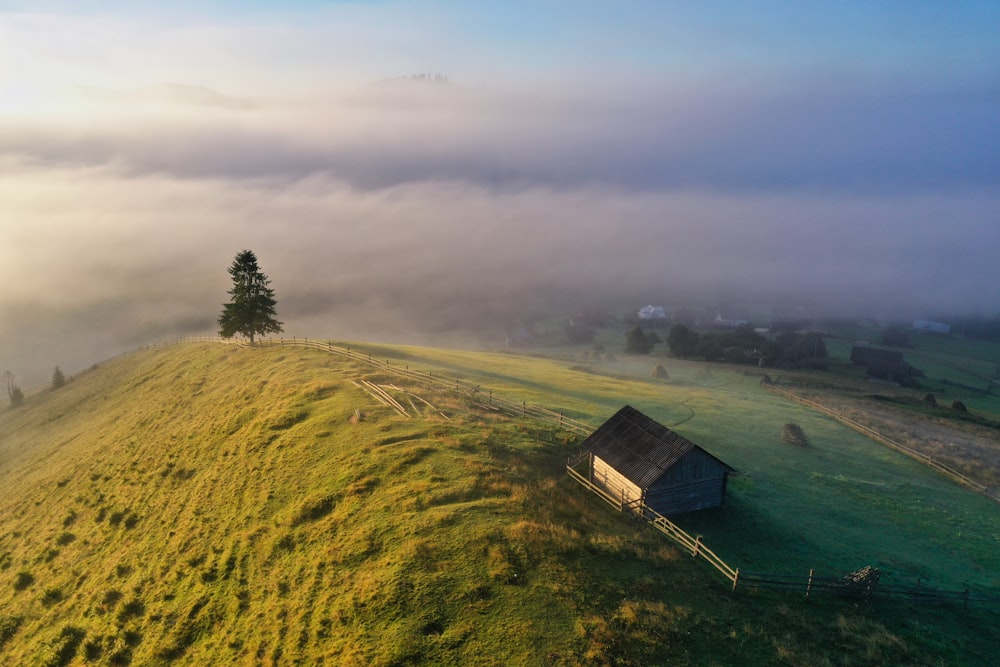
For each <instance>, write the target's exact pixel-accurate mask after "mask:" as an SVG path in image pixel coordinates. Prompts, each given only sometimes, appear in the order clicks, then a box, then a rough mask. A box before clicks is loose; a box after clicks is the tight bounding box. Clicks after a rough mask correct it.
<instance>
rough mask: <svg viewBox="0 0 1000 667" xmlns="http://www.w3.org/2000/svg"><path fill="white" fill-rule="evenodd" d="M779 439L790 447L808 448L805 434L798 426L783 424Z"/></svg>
mask: <svg viewBox="0 0 1000 667" xmlns="http://www.w3.org/2000/svg"><path fill="white" fill-rule="evenodd" d="M781 439H782V440H784V441H785V442H787V443H789V444H791V445H798V446H800V447H808V446H809V440H808V438H806V434H805V433H803V432H802V427H801V426H799V425H798V424H785V428H784V429H782V431H781Z"/></svg>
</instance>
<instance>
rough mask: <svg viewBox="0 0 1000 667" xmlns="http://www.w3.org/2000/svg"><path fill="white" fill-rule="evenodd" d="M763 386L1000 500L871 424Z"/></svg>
mask: <svg viewBox="0 0 1000 667" xmlns="http://www.w3.org/2000/svg"><path fill="white" fill-rule="evenodd" d="M761 386H762V387H764V388H765V389H767V390H768V391H771V392H774V393H775V394H778V395H779V396H784V397H785V398H787V399H789V400H790V401H795V402H796V403H799V404H801V405H806V406H808V407H811V408H813V409H814V410H818V411H819V412H822V413H823V414H825V415H829V416H830V417H833V418H834V419H836V420H837V421H839V422H840V423H841V424H844V425H845V426H849V427H850V428H852V429H854V430H855V431H858V432H859V433H863V434H864V435H866V436H868V437H869V438H871V439H872V440H874V441H876V442H878V443H881V444H883V445H885V446H886V447H889V448H891V449H894V450H896V451H897V452H899V453H900V454H904V455H906V456H909V457H910V458H913V459H916V460H918V461H920V462H921V463H923V464H925V465H927V466H929V467H931V468H933V469H935V470H937V471H938V472H941V473H943V474H945V475H947V476H948V477H951V478H952V479H953V480H955V481H956V482H958V483H959V484H962V485H964V486H967V487H969V488H970V489H972V490H974V491H977V492H978V493H981V494H982V495H984V496H986V497H987V498H990V499H992V500H995V501H997V502H1000V496H998V495H997V494H996V493H995V492H991V491H990V489H989V487H987V486H986V485H985V484H983V483H981V482H977V481H976V480H974V479H972V478H971V477H968V476H967V475H965V474H964V473H961V472H959V471H958V470H955V469H954V468H952V467H951V466H949V465H947V464H945V463H942V462H941V461H938V460H937V459H935V458H933V457H930V456H928V455H927V454H924V453H923V452H920V451H917V450H916V449H913V448H912V447H908V446H906V445H904V444H902V443H900V442H896V441H895V440H893V439H892V438H889V437H888V436H885V435H883V434H882V433H879V432H878V431H876V430H875V429H873V428H871V427H869V426H865V425H864V424H862V423H860V422H857V421H855V420H853V419H851V418H850V417H848V416H846V415H843V414H841V413H839V412H837V411H836V410H834V409H832V408H828V407H826V406H825V405H823V404H822V403H817V402H816V401H812V400H810V399H808V398H804V397H802V396H798V395H797V394H794V393H792V392H790V391H785V390H784V389H780V388H779V387H776V386H774V385H773V384H767V383H761Z"/></svg>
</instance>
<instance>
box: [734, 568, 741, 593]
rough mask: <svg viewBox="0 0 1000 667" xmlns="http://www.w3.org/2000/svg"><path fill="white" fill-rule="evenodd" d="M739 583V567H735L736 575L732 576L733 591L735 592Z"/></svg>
mask: <svg viewBox="0 0 1000 667" xmlns="http://www.w3.org/2000/svg"><path fill="white" fill-rule="evenodd" d="M738 583H740V568H736V576H734V577H733V592H734V593H735V592H736V585H737V584H738Z"/></svg>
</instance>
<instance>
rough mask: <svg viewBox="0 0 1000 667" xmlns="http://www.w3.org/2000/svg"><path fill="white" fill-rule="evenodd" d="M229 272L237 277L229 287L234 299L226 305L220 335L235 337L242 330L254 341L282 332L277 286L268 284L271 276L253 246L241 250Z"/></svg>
mask: <svg viewBox="0 0 1000 667" xmlns="http://www.w3.org/2000/svg"><path fill="white" fill-rule="evenodd" d="M229 275H230V276H231V277H232V279H233V288H232V289H231V290H229V296H230V297H232V301H231V302H229V303H227V304H224V305H223V309H222V316H221V317H219V335H220V336H222V337H223V338H232V337H233V336H235V335H237V334H239V335H241V336H244V337H246V338H249V339H250V344H251V345H252V344H253V342H254V339H255V338H256V337H257V336H262V335H264V334H268V333H280V332H281V331H282V328H281V322H279V321H278V320H277V319H276V318H275V314H276V313H275V310H274V307H275V305H276V304H277V301H276V300H275V298H274V290H273V289H271V288H270V287H268V285H269V284H270V283H271V280H270V279H269V278H268V277H267V276H266V275H264V274H263V273H261V271H260V267H259V266H258V265H257V256H256V255H254V254H253V252H251V251H250V250H243V251H241V252H240V253H238V254H237V255H236V259H234V260H233V264H232V266H230V267H229Z"/></svg>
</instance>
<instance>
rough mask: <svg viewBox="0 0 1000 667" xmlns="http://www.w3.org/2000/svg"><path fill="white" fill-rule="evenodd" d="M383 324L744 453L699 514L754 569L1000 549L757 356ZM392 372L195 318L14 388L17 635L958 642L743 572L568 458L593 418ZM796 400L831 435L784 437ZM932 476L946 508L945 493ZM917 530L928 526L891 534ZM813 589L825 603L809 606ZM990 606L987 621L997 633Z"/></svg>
mask: <svg viewBox="0 0 1000 667" xmlns="http://www.w3.org/2000/svg"><path fill="white" fill-rule="evenodd" d="M375 351H377V352H380V353H385V354H390V353H395V354H396V356H395V357H394V358H395V359H399V360H400V362H401V363H410V364H413V365H415V366H417V365H420V366H426V367H431V366H433V367H434V368H435V369H437V370H438V371H440V372H449V373H455V374H457V375H463V376H464V377H467V378H469V379H470V380H471V379H473V378H478V380H476V383H477V384H482V386H483V387H484V388H485V387H487V386H490V387H493V388H495V390H496V391H497V392H498V393H500V392H503V395H504V398H514V399H516V398H519V397H521V400H530V401H532V402H537V403H541V404H543V405H548V406H550V407H553V408H555V409H564V410H566V411H567V414H571V413H572V414H574V415H578V416H580V417H585V418H587V420H588V421H591V422H592V423H594V424H595V425H596V424H598V423H600V421H602V420H603V419H604V418H605V417H606V416H608V415H609V414H610V413H611V412H613V411H614V410H615V409H617V408H618V407H620V405H621V403H623V402H631V403H633V404H635V405H636V406H637V407H640V408H641V409H644V410H647V411H649V413H650V414H651V415H653V416H654V417H656V418H658V419H661V420H662V421H664V422H666V423H675V422H676V423H678V426H677V428H678V429H679V430H682V432H683V433H684V434H685V435H689V436H690V437H692V438H693V439H695V441H696V442H699V443H700V444H703V445H704V446H706V447H707V448H709V449H710V451H713V452H715V453H717V454H718V455H719V456H720V457H721V458H723V459H724V460H727V461H728V462H730V463H732V464H733V465H734V466H736V467H737V468H738V469H740V471H741V475H740V476H739V477H737V478H735V479H734V480H733V482H732V484H733V488H732V493H731V499H732V501H731V503H730V506H729V507H727V508H724V509H721V510H717V511H714V512H709V513H702V514H700V515H692V516H691V517H686V518H684V521H686V522H687V524H686V525H687V526H688V527H690V528H691V529H692V530H697V531H699V532H702V533H704V534H705V535H706V542H707V543H708V544H710V545H711V546H712V547H713V548H715V549H716V551H718V552H719V553H720V555H722V556H723V558H725V559H727V560H729V561H732V562H733V564H735V565H737V566H739V565H743V566H744V567H751V566H752V567H754V568H755V569H764V568H763V565H764V564H767V565H774V566H775V567H779V568H792V569H794V568H796V567H799V566H806V567H809V566H822V565H824V564H829V565H830V566H831V567H841V568H853V567H854V566H857V565H861V564H866V563H867V562H868V561H867V560H864V562H858V560H859V559H868V558H872V557H874V558H876V559H877V558H880V557H881V556H880V554H882V553H883V551H884V552H885V553H886V554H888V555H886V556H885V557H884V560H888V559H889V557H890V556H891V557H892V558H895V559H897V560H898V562H899V566H900V567H901V568H902V569H906V568H908V567H911V566H912V563H910V562H909V561H907V560H906V559H907V558H912V559H913V560H914V561H915V560H917V559H918V558H919V559H923V558H925V557H926V561H923V560H922V561H921V566H920V567H921V572H924V573H926V576H927V577H928V578H932V579H934V578H936V579H937V580H940V581H949V580H950V579H949V577H951V578H955V577H957V576H958V574H957V573H958V572H960V571H963V568H964V571H965V572H966V574H967V575H968V576H975V577H977V578H978V580H980V581H987V580H989V577H991V576H993V575H992V574H990V571H992V572H995V571H996V567H995V564H996V562H995V560H993V559H995V556H992V557H991V556H990V555H989V553H990V552H989V551H988V549H987V546H990V545H987V544H986V542H985V541H984V539H985V538H982V537H981V536H980V537H976V536H970V539H969V541H966V542H964V543H963V544H964V546H963V547H962V548H961V549H955V550H953V551H951V552H949V551H948V548H949V546H948V540H947V536H946V535H944V534H943V533H940V529H939V523H941V522H953V521H954V520H955V519H956V517H957V516H959V514H960V513H963V512H964V513H966V514H967V516H968V517H969V519H971V517H972V516H974V513H975V512H976V511H977V510H976V507H978V506H977V505H975V501H972V502H971V504H970V503H969V502H967V498H968V495H967V494H966V495H963V494H965V492H961V491H957V492H954V494H953V495H950V494H949V491H948V488H950V487H948V485H947V483H942V482H940V481H939V480H937V479H936V478H934V477H933V476H932V475H926V474H925V473H926V471H923V469H921V468H919V467H918V466H915V465H913V466H910V465H909V464H908V463H906V460H903V461H902V462H901V461H900V460H899V459H898V458H897V457H894V456H889V455H887V454H886V453H885V451H884V450H883V449H881V448H879V447H877V446H871V445H870V443H867V442H866V441H864V440H863V439H861V438H860V436H857V437H856V436H853V435H851V434H850V432H849V431H846V430H845V429H842V428H841V427H839V426H838V425H836V424H835V423H833V422H830V421H829V420H825V419H823V418H821V417H818V416H816V415H813V414H812V413H809V412H808V411H805V410H804V409H802V408H799V407H797V406H794V405H789V404H787V403H785V402H782V401H781V400H780V399H778V398H777V397H774V396H772V395H771V394H768V393H765V392H763V391H760V390H759V387H757V385H756V382H757V379H756V378H752V377H748V376H743V375H742V374H740V373H732V372H729V371H725V370H720V369H716V368H714V367H713V368H711V369H710V370H708V371H706V369H705V367H703V365H700V364H684V363H680V362H677V363H674V362H667V365H668V368H669V372H670V380H669V381H666V382H664V381H653V380H650V379H647V378H637V379H635V380H630V379H628V375H629V373H632V372H633V369H632V368H631V366H630V365H635V366H636V369H635V370H636V371H637V370H638V369H639V368H640V367H642V366H645V365H649V364H648V363H646V362H645V361H632V360H627V361H623V362H621V364H620V365H619V366H618V367H617V368H616V369H601V372H602V373H605V372H611V371H612V370H613V373H612V375H613V377H612V376H605V375H601V374H598V373H581V372H579V371H576V370H572V369H570V368H569V366H570V365H571V364H568V363H567V362H564V361H552V360H541V359H536V358H526V357H518V356H516V355H508V354H500V355H481V354H475V353H465V352H453V351H435V350H424V349H419V348H406V349H401V350H399V351H396V350H394V349H392V348H380V349H378V350H375ZM646 375H648V369H646ZM362 377H365V378H374V379H377V378H378V377H379V375H378V372H376V371H375V370H373V369H372V368H371V367H370V366H368V365H367V364H363V363H356V362H352V361H348V360H344V359H341V358H338V357H334V356H330V355H327V354H323V353H319V352H313V351H309V350H301V349H296V348H275V349H256V350H249V351H247V350H242V351H241V350H237V349H236V348H232V347H224V346H212V345H205V346H194V345H190V346H183V347H175V348H168V349H158V350H147V351H144V352H140V353H135V354H133V355H129V356H127V357H125V358H122V359H118V360H116V361H114V362H110V363H108V364H106V365H105V366H103V367H101V368H99V369H96V370H93V371H90V372H87V373H84V374H81V375H78V376H76V377H74V378H71V381H70V382H69V383H68V384H67V385H66V387H64V388H62V389H60V390H59V391H55V392H46V393H44V394H42V395H38V396H33V397H30V398H31V400H30V401H29V403H28V404H27V405H26V406H25V408H24V409H22V410H19V411H9V412H5V413H3V415H2V416H0V456H2V458H0V482H2V484H3V488H4V494H3V496H2V497H0V609H2V611H0V658H3V661H4V662H6V663H7V664H19V663H28V664H31V663H32V662H40V663H48V664H71V663H72V661H73V660H75V661H76V663H83V664H135V665H140V664H141V665H146V664H290V663H296V662H300V663H303V664H320V663H325V664H338V665H341V664H344V665H349V664H358V665H369V664H376V665H378V664H382V665H391V664H406V663H425V664H566V665H575V664H625V665H629V664H634V665H640V664H664V663H672V664H747V663H748V662H751V663H752V662H757V663H773V662H779V663H780V662H781V661H782V660H784V661H798V662H799V663H800V664H823V660H831V658H828V657H827V656H828V651H829V647H828V640H829V639H830V638H831V637H837V636H839V633H843V632H844V631H843V629H842V628H841V627H840V625H838V623H839V621H838V619H839V618H841V617H843V618H844V619H846V621H845V622H847V623H848V624H852V623H853V624H854V625H849V626H848V627H850V628H852V629H851V632H852V633H854V634H855V635H856V636H857V641H856V642H854V643H852V644H851V648H850V651H852V653H851V655H852V656H854V657H852V658H850V659H843V660H842V659H838V660H836V661H833V662H831V663H830V664H865V662H864V661H865V658H864V656H865V655H868V654H870V655H871V656H875V657H878V658H879V659H881V660H885V661H888V662H893V661H894V660H896V659H909V657H911V656H913V655H915V654H919V652H920V651H925V652H926V653H924V654H922V655H926V656H929V657H928V658H927V660H926V661H927V662H933V661H934V659H935V658H941V659H942V660H944V661H948V660H949V659H950V658H952V657H954V656H955V655H956V653H955V650H956V649H947V648H941V647H936V645H933V644H932V646H931V648H927V645H926V642H925V643H922V642H924V640H922V639H920V638H913V637H911V636H905V637H904V636H903V635H900V634H899V633H900V632H903V631H904V630H905V628H904V629H903V630H901V629H900V628H899V627H897V626H893V627H891V628H890V627H887V626H885V625H883V624H882V623H880V622H878V621H864V622H861V621H859V620H858V619H857V613H858V612H857V610H855V609H853V608H852V606H851V605H849V604H848V605H842V604H837V603H830V604H824V605H805V604H800V601H798V600H795V599H793V600H791V601H789V602H787V603H785V604H786V605H787V606H786V607H785V609H786V612H785V613H784V614H783V613H782V612H781V610H780V609H776V608H775V602H774V601H773V600H771V599H763V600H761V599H757V598H755V597H753V596H749V597H743V596H736V597H733V596H731V595H730V594H729V593H728V592H727V590H726V589H725V587H724V586H721V585H720V583H719V581H718V579H717V577H715V576H713V573H712V572H711V571H710V570H708V569H706V568H705V567H704V566H703V564H700V563H699V562H697V561H694V560H692V559H691V558H690V557H688V556H684V555H682V554H680V553H679V552H678V551H676V550H675V549H673V548H672V546H670V544H669V543H667V542H666V541H665V540H664V539H663V538H662V536H660V535H659V534H658V533H655V532H654V531H651V530H648V529H646V528H644V527H643V526H642V525H640V524H637V523H635V522H634V521H632V520H629V519H628V518H626V517H624V516H622V515H619V514H616V513H615V512H613V511H612V510H610V509H609V508H607V507H606V506H605V505H603V504H602V503H600V502H599V501H597V500H596V499H595V498H592V497H590V496H589V495H587V494H586V493H585V492H584V491H583V490H582V489H580V488H579V487H577V486H575V485H574V484H573V483H572V482H571V481H570V480H568V479H567V478H566V476H565V474H564V473H563V471H562V466H563V462H564V460H565V457H566V455H567V454H569V453H571V452H573V451H575V447H576V444H577V440H578V439H577V438H575V437H571V436H569V435H568V434H567V433H565V432H559V431H558V430H556V429H554V428H551V427H548V426H544V425H540V424H537V423H533V422H524V423H522V422H520V421H518V420H512V419H507V418H503V417H499V416H496V415H492V414H480V413H478V412H476V411H474V410H470V408H469V406H468V403H467V402H466V400H465V399H464V398H463V397H462V396H461V395H457V394H451V393H448V392H438V391H434V390H431V389H427V388H424V387H418V386H414V387H412V390H413V391H414V392H416V393H419V394H421V395H422V396H423V397H424V398H426V399H427V400H428V401H429V402H431V403H432V404H434V405H435V407H436V410H434V411H432V410H428V411H427V414H425V415H421V416H419V417H411V418H406V417H402V416H400V415H398V414H397V413H396V412H394V411H393V410H391V409H389V408H387V407H385V406H382V405H380V404H378V403H376V402H375V401H374V400H373V399H372V398H371V397H370V396H369V395H368V394H366V393H365V392H363V391H362V390H360V389H358V388H357V387H355V386H354V384H353V383H352V382H351V380H352V379H357V378H362ZM355 411H360V413H361V415H362V418H361V420H360V421H355V420H354V416H355ZM441 412H443V413H444V414H445V415H447V416H448V417H450V419H445V418H444V417H441V416H440V413H441ZM787 421H795V422H796V423H798V424H800V425H801V426H802V427H803V429H804V430H805V432H806V434H807V435H808V436H809V439H810V442H811V443H812V447H810V448H802V450H801V451H799V450H798V449H795V448H791V447H789V446H788V445H787V444H785V443H783V442H781V440H780V433H781V426H782V425H783V424H784V423H786V422H787ZM772 422H773V423H772ZM879 485H882V486H879ZM880 490H887V491H891V493H886V494H882V493H880V492H879V491H880ZM928 498H934V502H933V510H931V511H926V510H921V509H920V508H919V507H916V500H918V499H923V502H925V503H926V502H928V500H927V499H928ZM874 513H880V514H884V515H885V517H888V518H886V519H879V518H877V517H874ZM963 516H964V515H963ZM907 517H910V518H907ZM862 519H863V520H862ZM880 521H881V523H880ZM682 523H683V521H682ZM992 525H993V524H990V523H986V524H982V523H981V527H982V528H983V530H982V531H981V532H984V533H985V532H988V531H990V530H992V528H991V526H992ZM890 527H892V528H893V530H896V531H897V533H899V535H897V536H896V537H892V538H886V537H885V536H884V535H883V533H885V532H887V531H888V530H889V528H890ZM897 529H898V530H897ZM997 533H1000V531H994V532H993V534H994V535H995V534H997ZM934 540H937V541H936V542H935V541H934ZM922 541H930V544H931V545H933V549H939V550H942V552H943V554H942V555H940V556H935V557H932V556H933V554H932V553H931V551H932V547H930V546H929V547H925V548H923V549H924V551H920V548H921V547H919V544H920V543H921V542H922ZM776 545H779V546H780V547H781V548H776ZM976 545H980V546H976ZM880 549H881V550H882V551H880ZM980 549H981V550H982V553H980ZM911 552H912V553H911ZM992 553H996V550H995V549H994V550H993V552H992ZM907 554H911V555H909V556H908V555H907ZM991 558H992V559H991ZM768 559H773V560H770V561H769V560H768ZM949 559H950V560H952V561H954V562H953V563H951V564H949V563H948V562H946V561H948V560H949ZM893 564H894V565H895V564H896V563H893ZM974 568H982V571H979V570H977V569H974ZM991 568H992V569H991ZM970 573H971V574H970ZM789 609H791V610H793V611H792V612H789V611H787V610H789ZM789 614H791V615H796V616H799V617H801V618H802V619H803V620H801V621H800V622H798V623H796V624H792V625H790V626H789V625H788V624H787V623H786V620H787V619H786V618H785V617H786V616H787V615H789ZM984 619H985V617H974V618H972V619H970V620H969V623H970V626H969V627H971V628H972V630H970V631H969V632H970V633H974V634H975V636H979V635H984V634H986V633H983V632H981V625H982V623H985V622H986V620H984ZM946 625H947V624H946ZM949 627H950V626H949ZM976 633H978V634H976ZM893 637H900V639H899V641H895V640H893V639H892V638H893ZM970 641H972V643H971V645H970V646H969V647H966V648H965V649H962V650H961V652H960V655H962V656H963V657H969V660H968V662H969V664H976V661H977V659H978V657H977V656H980V655H981V654H982V655H985V653H983V651H984V650H985V649H984V648H983V646H984V645H983V642H982V640H970ZM976 641H978V642H979V643H978V644H977V643H976ZM949 651H951V652H949ZM915 652H917V653H915ZM984 664H985V663H984Z"/></svg>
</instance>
